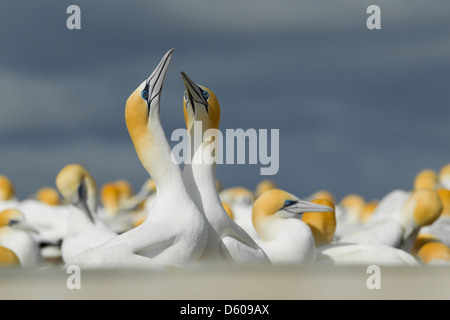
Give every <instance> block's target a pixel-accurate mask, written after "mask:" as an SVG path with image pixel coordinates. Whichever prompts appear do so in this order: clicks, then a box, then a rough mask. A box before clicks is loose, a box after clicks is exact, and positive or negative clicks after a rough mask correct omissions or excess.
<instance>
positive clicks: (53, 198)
mask: <svg viewBox="0 0 450 320" xmlns="http://www.w3.org/2000/svg"><path fill="white" fill-rule="evenodd" d="M36 199H37V200H38V201H40V202H43V203H45V204H48V205H50V206H57V205H59V204H60V203H61V201H60V198H59V193H58V191H57V190H56V189H55V188H52V187H44V188H41V189H39V190H38V191H37V193H36Z"/></svg>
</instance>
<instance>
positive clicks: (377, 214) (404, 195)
mask: <svg viewBox="0 0 450 320" xmlns="http://www.w3.org/2000/svg"><path fill="white" fill-rule="evenodd" d="M438 183H439V182H438V176H437V174H436V173H435V172H434V171H433V170H431V169H424V170H421V171H420V172H419V173H418V174H417V175H416V176H415V178H414V183H413V190H412V191H409V190H401V189H396V190H393V191H391V192H390V193H388V194H387V195H386V196H384V197H383V198H382V199H381V200H380V201H379V203H378V205H377V207H376V209H375V210H374V212H373V214H372V215H371V217H370V218H369V220H368V222H372V221H376V220H380V219H385V218H386V217H387V216H390V215H391V214H392V213H394V212H396V211H398V210H400V208H401V207H402V206H403V205H404V204H405V203H406V201H407V200H408V199H409V197H410V196H411V194H412V192H413V191H415V190H422V189H432V190H436V189H437V188H438V186H439V184H438Z"/></svg>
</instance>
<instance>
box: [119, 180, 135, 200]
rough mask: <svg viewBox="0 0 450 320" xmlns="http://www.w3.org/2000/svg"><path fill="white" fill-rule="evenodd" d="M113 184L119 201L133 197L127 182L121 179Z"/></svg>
mask: <svg viewBox="0 0 450 320" xmlns="http://www.w3.org/2000/svg"><path fill="white" fill-rule="evenodd" d="M114 184H115V185H116V188H117V190H119V195H120V201H124V200H127V199H129V198H131V197H132V196H133V193H134V191H133V187H132V186H131V184H130V183H129V182H128V181H126V180H123V179H121V180H116V181H115V182H114Z"/></svg>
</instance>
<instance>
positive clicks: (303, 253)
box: [252, 189, 333, 264]
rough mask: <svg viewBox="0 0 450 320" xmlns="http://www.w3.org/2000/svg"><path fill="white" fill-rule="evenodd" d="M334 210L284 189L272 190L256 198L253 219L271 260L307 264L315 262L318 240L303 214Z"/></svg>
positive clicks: (263, 246)
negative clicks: (315, 241)
mask: <svg viewBox="0 0 450 320" xmlns="http://www.w3.org/2000/svg"><path fill="white" fill-rule="evenodd" d="M332 210H333V209H332V208H331V207H328V206H325V205H321V204H316V203H312V202H308V201H305V200H300V199H299V198H297V197H296V196H295V195H293V194H291V193H288V192H286V191H284V190H280V189H271V190H268V191H266V192H265V193H263V194H262V195H261V196H259V197H258V199H256V201H255V203H254V204H253V216H252V218H253V224H254V226H255V230H256V232H257V233H258V236H259V237H260V239H261V246H262V248H263V250H264V251H265V252H266V254H267V255H268V256H269V258H270V260H271V261H272V263H275V264H278V263H304V262H313V261H315V243H314V236H313V233H312V231H311V229H310V228H309V227H308V225H307V224H306V223H304V222H303V221H302V215H303V214H305V213H306V212H329V211H332Z"/></svg>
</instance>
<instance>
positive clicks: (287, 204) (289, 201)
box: [284, 200, 297, 207]
mask: <svg viewBox="0 0 450 320" xmlns="http://www.w3.org/2000/svg"><path fill="white" fill-rule="evenodd" d="M296 203H297V201H292V200H286V201H285V202H284V206H285V207H289V206H292V205H293V204H296Z"/></svg>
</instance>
